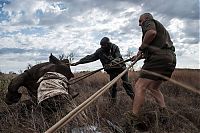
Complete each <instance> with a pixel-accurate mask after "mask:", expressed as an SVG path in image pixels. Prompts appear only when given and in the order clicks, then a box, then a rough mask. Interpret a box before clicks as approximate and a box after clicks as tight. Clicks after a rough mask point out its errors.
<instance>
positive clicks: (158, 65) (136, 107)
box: [129, 13, 176, 123]
mask: <svg viewBox="0 0 200 133" xmlns="http://www.w3.org/2000/svg"><path fill="white" fill-rule="evenodd" d="M139 26H141V28H142V33H143V35H142V44H141V46H140V47H139V50H138V53H137V55H142V57H143V58H144V59H145V60H144V65H143V66H142V70H148V71H152V72H154V73H158V74H161V75H163V76H166V77H168V78H170V77H171V75H172V73H173V71H174V69H175V66H176V55H175V53H174V52H175V48H174V46H173V42H172V41H171V39H170V35H169V33H168V31H167V30H166V29H165V27H164V26H163V25H162V24H161V23H160V22H159V21H157V20H155V19H153V16H152V15H151V14H150V13H144V14H142V15H141V16H140V18H139ZM136 57H137V56H136ZM134 59H135V57H133V60H134ZM164 80H165V79H163V78H160V77H157V76H154V75H151V74H149V73H145V72H144V71H141V73H140V76H139V79H138V80H137V82H136V84H135V91H134V92H135V97H134V102H133V109H132V112H131V114H129V115H131V116H132V118H133V119H135V120H136V121H137V120H138V116H139V111H140V109H141V107H142V105H143V103H144V99H145V92H146V90H147V89H148V90H150V92H151V94H152V95H153V97H154V98H155V100H156V102H157V103H158V105H159V106H160V111H161V112H165V114H166V115H168V113H167V109H166V104H165V101H164V97H163V94H162V93H161V91H160V89H159V86H160V85H161V83H162V81H164ZM165 114H164V115H165ZM136 123H138V122H136Z"/></svg>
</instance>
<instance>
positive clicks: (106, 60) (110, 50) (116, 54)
mask: <svg viewBox="0 0 200 133" xmlns="http://www.w3.org/2000/svg"><path fill="white" fill-rule="evenodd" d="M100 45H101V48H99V49H97V50H96V52H95V53H93V54H91V55H87V56H86V57H84V58H82V59H80V60H79V61H78V62H76V63H72V64H71V65H72V66H76V65H78V64H84V63H89V62H93V61H96V60H99V59H100V61H101V63H102V65H103V67H104V68H105V71H106V72H107V73H108V74H109V75H110V80H112V79H114V78H115V77H116V76H118V75H119V74H120V73H121V72H122V71H123V70H125V69H126V65H125V63H121V64H118V63H119V62H121V61H123V58H122V55H121V54H120V50H119V47H118V46H117V45H115V44H113V43H111V42H110V39H109V38H108V37H103V38H102V39H101V41H100ZM115 64H118V65H115ZM109 66H111V67H109ZM112 66H113V67H112ZM121 79H122V80H123V87H124V88H125V90H126V93H127V94H128V95H129V96H130V98H131V99H133V98H134V94H133V88H132V86H131V84H130V83H129V81H128V72H127V73H126V74H125V75H124V76H122V78H121ZM116 87H117V84H114V85H113V87H112V89H111V90H110V95H111V97H112V99H114V100H115V98H116V95H117V89H116Z"/></svg>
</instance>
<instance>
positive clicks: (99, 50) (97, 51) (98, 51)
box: [95, 48, 103, 53]
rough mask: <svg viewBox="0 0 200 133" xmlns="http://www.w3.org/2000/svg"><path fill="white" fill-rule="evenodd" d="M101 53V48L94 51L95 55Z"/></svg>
mask: <svg viewBox="0 0 200 133" xmlns="http://www.w3.org/2000/svg"><path fill="white" fill-rule="evenodd" d="M102 51H103V49H102V48H98V49H97V50H96V52H95V53H100V52H102Z"/></svg>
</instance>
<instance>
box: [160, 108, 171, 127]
mask: <svg viewBox="0 0 200 133" xmlns="http://www.w3.org/2000/svg"><path fill="white" fill-rule="evenodd" d="M159 111H160V122H161V123H162V124H166V123H168V122H169V118H170V115H169V112H168V110H167V108H166V107H164V108H163V107H160V108H159Z"/></svg>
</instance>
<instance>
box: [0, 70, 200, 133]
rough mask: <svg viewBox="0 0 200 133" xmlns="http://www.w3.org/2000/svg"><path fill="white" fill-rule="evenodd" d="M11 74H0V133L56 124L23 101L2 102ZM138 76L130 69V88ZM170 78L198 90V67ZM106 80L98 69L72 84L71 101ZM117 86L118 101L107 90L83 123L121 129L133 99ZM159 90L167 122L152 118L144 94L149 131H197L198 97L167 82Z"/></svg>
mask: <svg viewBox="0 0 200 133" xmlns="http://www.w3.org/2000/svg"><path fill="white" fill-rule="evenodd" d="M85 73H87V72H82V73H76V74H75V77H77V76H79V75H83V74H85ZM12 77H13V76H10V75H1V77H0V83H1V84H0V87H1V88H0V96H1V99H0V132H5V133H7V132H15V133H17V132H20V133H21V132H23V133H30V132H44V131H46V130H47V129H48V128H49V127H50V125H52V124H55V123H48V122H47V121H45V120H44V119H43V117H42V114H36V113H35V112H34V111H35V110H34V107H29V106H26V105H25V104H24V103H23V101H21V102H19V103H17V104H15V105H11V106H8V105H6V104H5V102H4V97H5V93H6V88H7V86H8V84H9V82H10V80H11V78H12ZM137 78H138V72H132V71H130V72H129V79H130V82H131V83H132V85H133V87H134V84H135V82H136V81H137ZM172 79H174V80H176V81H179V82H182V83H184V84H187V85H188V86H191V87H194V88H196V89H198V90H200V70H198V69H196V70H194V69H176V70H175V72H174V73H173V75H172ZM108 82H109V77H108V75H107V74H106V73H103V72H98V73H96V74H94V75H92V76H90V77H88V78H86V79H84V80H81V81H79V82H77V83H76V84H73V85H72V86H71V89H72V90H73V91H78V92H79V93H80V94H79V96H78V97H76V98H75V99H74V100H75V101H76V103H77V104H80V103H82V102H83V101H85V100H86V99H87V98H88V97H90V96H91V95H92V94H94V93H95V92H96V91H97V90H99V89H100V88H101V87H103V86H104V85H105V84H106V83H108ZM117 89H118V94H117V102H116V103H115V104H113V103H112V102H111V100H110V96H109V93H108V92H107V93H105V94H103V95H102V96H101V97H100V98H99V99H98V100H96V101H95V102H94V103H93V104H92V105H90V106H89V107H88V108H87V109H86V110H85V113H86V114H87V116H88V117H89V118H90V119H89V120H88V123H86V125H95V126H97V127H98V129H97V130H98V131H100V132H102V133H112V132H113V133H114V132H117V131H115V129H114V128H113V126H110V124H109V123H108V122H110V123H112V124H113V125H115V126H118V127H119V128H120V127H121V125H122V124H123V114H124V113H125V112H127V111H129V110H131V107H132V100H131V99H130V98H129V97H128V96H127V95H126V93H125V90H124V89H123V87H122V83H121V81H119V82H118V87H117ZM161 91H162V92H163V94H164V96H165V100H166V103H167V106H168V108H169V109H170V110H171V118H170V123H168V124H167V125H166V124H162V123H159V120H158V119H157V118H156V117H155V118H154V116H156V115H157V114H158V106H157V105H156V103H155V101H154V100H152V99H148V98H149V97H147V99H146V101H145V104H144V106H143V108H142V111H141V112H142V113H143V114H148V113H150V114H151V116H152V119H154V121H152V122H151V123H150V124H151V125H150V128H149V132H170V133H177V132H182V133H195V132H199V131H200V103H199V101H200V96H199V95H198V94H195V93H193V92H191V91H189V90H185V89H183V88H182V87H180V86H178V85H176V84H173V83H170V82H168V81H166V82H164V83H163V84H162V85H161ZM25 95H26V94H25ZM58 117H59V116H58ZM58 120H59V119H58ZM76 128H77V127H76ZM62 131H63V132H64V131H65V130H64V129H63V130H62Z"/></svg>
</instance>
